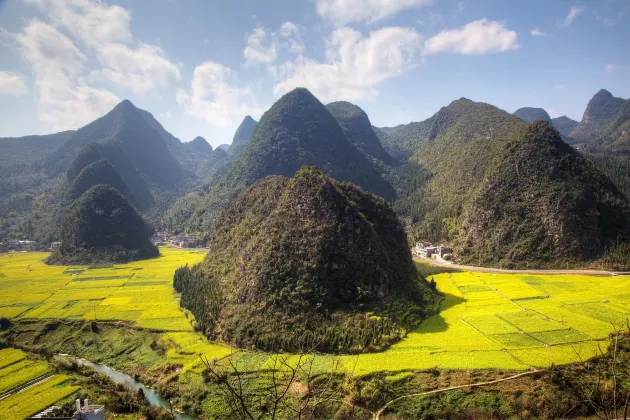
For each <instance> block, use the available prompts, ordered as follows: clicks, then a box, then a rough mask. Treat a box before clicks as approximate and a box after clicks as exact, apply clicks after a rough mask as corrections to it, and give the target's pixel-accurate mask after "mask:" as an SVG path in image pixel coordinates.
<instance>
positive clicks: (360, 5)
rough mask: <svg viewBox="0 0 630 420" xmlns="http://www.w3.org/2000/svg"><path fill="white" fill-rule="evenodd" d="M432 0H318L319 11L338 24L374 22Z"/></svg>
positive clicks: (317, 7) (324, 16)
mask: <svg viewBox="0 0 630 420" xmlns="http://www.w3.org/2000/svg"><path fill="white" fill-rule="evenodd" d="M429 3H431V0H316V9H317V13H318V14H319V15H320V16H322V17H323V18H326V19H328V20H330V21H332V22H333V23H335V24H337V25H344V24H346V23H350V22H361V21H362V22H367V23H373V22H376V21H379V20H382V19H385V18H386V17H389V16H393V15H395V14H397V13H398V12H400V11H402V10H405V9H411V8H414V7H419V6H423V5H426V4H429Z"/></svg>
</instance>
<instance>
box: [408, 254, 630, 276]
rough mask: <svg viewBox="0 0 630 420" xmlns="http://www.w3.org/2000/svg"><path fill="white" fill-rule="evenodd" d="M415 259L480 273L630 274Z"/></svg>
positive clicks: (624, 273) (439, 265)
mask: <svg viewBox="0 0 630 420" xmlns="http://www.w3.org/2000/svg"><path fill="white" fill-rule="evenodd" d="M413 259H414V261H417V262H421V263H424V264H429V265H434V266H437V267H449V268H455V269H458V270H463V271H473V272H479V273H507V274H581V275H585V276H623V275H625V276H630V273H628V272H615V271H605V270H583V269H577V270H509V269H505V268H492V267H476V266H474V265H460V264H451V263H448V262H443V261H440V260H435V259H433V258H423V257H415V256H414V257H413Z"/></svg>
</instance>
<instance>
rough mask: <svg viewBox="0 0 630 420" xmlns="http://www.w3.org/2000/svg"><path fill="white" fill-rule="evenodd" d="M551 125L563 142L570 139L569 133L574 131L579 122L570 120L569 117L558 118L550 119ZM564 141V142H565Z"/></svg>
mask: <svg viewBox="0 0 630 420" xmlns="http://www.w3.org/2000/svg"><path fill="white" fill-rule="evenodd" d="M551 123H552V124H553V127H554V128H555V129H556V130H558V132H559V133H560V135H561V136H562V137H563V140H565V139H568V138H570V137H571V132H572V131H573V130H575V127H577V126H578V124H580V123H579V122H577V121H575V120H572V119H571V118H569V117H566V116H564V115H563V116H562V117H558V118H552V120H551ZM565 141H566V140H565Z"/></svg>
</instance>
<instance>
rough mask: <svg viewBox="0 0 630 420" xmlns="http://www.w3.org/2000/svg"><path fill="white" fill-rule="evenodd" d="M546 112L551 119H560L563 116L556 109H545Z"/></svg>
mask: <svg viewBox="0 0 630 420" xmlns="http://www.w3.org/2000/svg"><path fill="white" fill-rule="evenodd" d="M544 110H545V111H547V114H549V116H550V117H551V118H558V117H561V116H562V114H561V113H560V112H559V111H558V110H557V109H555V108H544Z"/></svg>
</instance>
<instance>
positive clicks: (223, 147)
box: [217, 144, 230, 152]
mask: <svg viewBox="0 0 630 420" xmlns="http://www.w3.org/2000/svg"><path fill="white" fill-rule="evenodd" d="M217 149H222V150H225V151H226V152H227V151H228V150H230V145H229V144H220V145H218V146H217Z"/></svg>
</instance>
